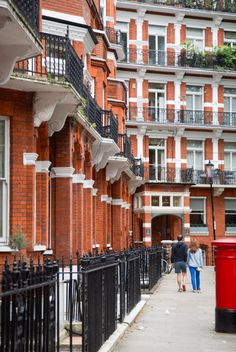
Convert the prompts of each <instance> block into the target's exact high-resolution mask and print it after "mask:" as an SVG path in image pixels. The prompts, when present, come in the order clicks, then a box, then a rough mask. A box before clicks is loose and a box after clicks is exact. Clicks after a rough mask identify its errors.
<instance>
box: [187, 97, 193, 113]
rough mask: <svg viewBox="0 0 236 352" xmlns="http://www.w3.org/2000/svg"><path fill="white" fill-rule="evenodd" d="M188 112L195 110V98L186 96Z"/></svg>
mask: <svg viewBox="0 0 236 352" xmlns="http://www.w3.org/2000/svg"><path fill="white" fill-rule="evenodd" d="M186 110H193V96H192V95H186Z"/></svg>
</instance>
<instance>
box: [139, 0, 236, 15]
mask: <svg viewBox="0 0 236 352" xmlns="http://www.w3.org/2000/svg"><path fill="white" fill-rule="evenodd" d="M132 1H133V0H132ZM134 1H136V2H141V3H145V4H154V5H155V4H156V5H166V6H174V7H178V8H187V9H191V10H208V11H222V12H232V13H235V12H236V4H235V1H234V0H195V1H193V0H134Z"/></svg>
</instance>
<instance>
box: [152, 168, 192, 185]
mask: <svg viewBox="0 0 236 352" xmlns="http://www.w3.org/2000/svg"><path fill="white" fill-rule="evenodd" d="M148 180H149V181H150V182H159V183H184V184H193V183H194V181H193V170H192V169H179V168H174V167H163V166H158V165H150V164H149V176H148Z"/></svg>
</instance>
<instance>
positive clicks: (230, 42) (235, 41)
mask: <svg viewBox="0 0 236 352" xmlns="http://www.w3.org/2000/svg"><path fill="white" fill-rule="evenodd" d="M227 32H234V33H235V39H228V38H226V36H225V37H224V45H228V46H231V48H232V47H233V46H236V32H235V31H225V34H226V33H227Z"/></svg>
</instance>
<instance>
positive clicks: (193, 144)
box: [187, 140, 202, 149]
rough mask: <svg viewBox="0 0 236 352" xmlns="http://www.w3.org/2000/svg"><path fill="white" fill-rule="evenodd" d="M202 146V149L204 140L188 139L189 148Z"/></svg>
mask: <svg viewBox="0 0 236 352" xmlns="http://www.w3.org/2000/svg"><path fill="white" fill-rule="evenodd" d="M188 147H190V148H201V149H202V141H194V140H188V141H187V148H188Z"/></svg>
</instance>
